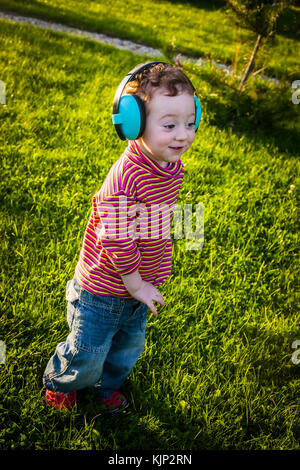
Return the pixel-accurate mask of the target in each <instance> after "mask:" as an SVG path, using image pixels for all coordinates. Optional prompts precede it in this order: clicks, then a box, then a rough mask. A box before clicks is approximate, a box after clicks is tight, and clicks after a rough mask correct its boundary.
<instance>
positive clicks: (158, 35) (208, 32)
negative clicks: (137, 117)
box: [0, 0, 300, 82]
mask: <svg viewBox="0 0 300 470" xmlns="http://www.w3.org/2000/svg"><path fill="white" fill-rule="evenodd" d="M1 10H2V11H6V10H8V11H15V12H18V13H22V14H25V15H31V16H36V17H40V18H44V19H49V20H51V21H56V22H60V23H65V24H67V25H69V26H77V27H79V28H82V29H88V30H91V31H98V32H102V33H106V34H108V35H112V36H118V37H121V38H126V39H132V40H134V41H137V42H141V43H144V44H147V45H150V46H153V47H158V48H160V49H161V50H163V51H164V53H165V54H166V55H167V56H173V55H174V53H183V54H188V55H191V56H195V57H202V58H207V59H213V60H215V61H220V62H222V63H225V64H232V65H233V67H234V70H235V72H236V73H237V74H241V72H242V70H243V69H244V68H245V66H246V63H247V61H248V60H249V57H250V55H251V53H252V49H253V47H254V44H255V41H256V36H255V34H254V33H253V32H251V31H249V30H247V29H244V28H238V27H235V26H234V20H233V18H232V17H231V16H229V15H228V14H226V7H225V5H224V4H223V3H222V2H212V1H203V0H202V1H198V2H195V1H194V2H193V3H189V2H188V1H184V0H183V1H182V2H179V1H176V2H174V1H170V0H169V1H168V0H157V1H155V0H144V1H142V2H141V1H138V0H126V1H124V0H115V1H114V2H111V1H107V0H104V1H103V0H93V1H88V2H87V1H86V0H40V1H37V0H27V1H25V2H23V1H22V2H19V1H17V0H0V11H1ZM299 16H300V9H299V8H295V7H293V8H290V9H289V10H288V11H287V12H286V13H285V15H284V16H283V17H282V18H281V19H279V21H278V28H277V29H278V34H277V35H276V36H275V37H274V38H273V39H272V41H269V42H268V43H266V44H265V45H264V47H261V49H260V50H259V53H258V56H257V59H256V64H255V69H254V70H255V71H258V70H262V72H261V73H264V74H266V75H269V76H273V77H277V78H279V79H281V80H283V81H287V82H292V81H293V80H296V79H297V78H298V75H299V57H298V55H297V46H296V44H295V40H296V39H297V38H298V39H299V24H300V18H299Z"/></svg>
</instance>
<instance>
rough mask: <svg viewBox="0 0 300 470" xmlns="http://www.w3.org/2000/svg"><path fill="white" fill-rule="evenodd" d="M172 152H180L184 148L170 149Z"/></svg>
mask: <svg viewBox="0 0 300 470" xmlns="http://www.w3.org/2000/svg"><path fill="white" fill-rule="evenodd" d="M169 148H170V149H171V150H173V151H174V152H180V151H181V150H182V149H183V147H169Z"/></svg>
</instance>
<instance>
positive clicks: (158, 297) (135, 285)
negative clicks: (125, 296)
mask: <svg viewBox="0 0 300 470" xmlns="http://www.w3.org/2000/svg"><path fill="white" fill-rule="evenodd" d="M121 277H122V280H123V283H124V286H125V287H126V289H127V291H128V292H129V294H130V295H131V296H132V297H134V298H135V299H137V300H139V301H140V302H143V303H144V304H146V305H148V307H149V308H150V310H151V312H152V313H153V315H154V316H157V311H156V308H155V306H154V304H153V301H155V302H158V303H160V304H161V305H165V301H164V298H163V296H162V294H161V293H160V292H159V290H158V289H156V287H154V286H153V284H151V283H150V282H147V281H143V279H142V278H141V275H140V273H139V271H138V270H137V271H134V272H133V273H131V274H126V275H122V276H121Z"/></svg>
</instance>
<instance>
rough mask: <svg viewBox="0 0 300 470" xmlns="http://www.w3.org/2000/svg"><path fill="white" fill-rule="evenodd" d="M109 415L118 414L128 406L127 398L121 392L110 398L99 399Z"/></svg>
mask: <svg viewBox="0 0 300 470" xmlns="http://www.w3.org/2000/svg"><path fill="white" fill-rule="evenodd" d="M97 400H99V401H100V402H101V404H102V406H103V409H104V410H105V411H106V412H107V413H117V412H118V411H120V410H121V409H122V408H125V406H126V405H127V398H125V397H124V395H121V393H119V392H114V393H113V394H112V395H111V396H110V397H109V398H100V397H97Z"/></svg>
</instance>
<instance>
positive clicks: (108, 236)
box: [75, 141, 184, 298]
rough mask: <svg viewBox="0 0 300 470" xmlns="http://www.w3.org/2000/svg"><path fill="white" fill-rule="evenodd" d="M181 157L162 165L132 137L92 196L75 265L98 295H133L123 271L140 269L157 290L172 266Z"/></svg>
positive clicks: (88, 287) (78, 274)
mask: <svg viewBox="0 0 300 470" xmlns="http://www.w3.org/2000/svg"><path fill="white" fill-rule="evenodd" d="M183 173H184V168H183V163H182V162H181V160H179V161H177V162H176V163H170V164H169V165H168V166H167V167H166V168H162V167H161V166H160V165H159V164H158V163H156V162H154V161H153V160H151V159H150V158H149V157H147V156H146V155H145V154H144V153H142V152H141V150H140V149H139V147H138V145H137V144H136V142H135V141H130V142H129V143H128V147H127V148H126V150H125V152H124V153H123V154H122V156H121V157H120V158H119V160H117V161H116V162H115V163H114V165H113V166H112V167H111V169H110V171H109V173H108V175H107V177H106V179H105V181H104V183H103V185H102V187H101V189H100V190H99V191H98V192H97V193H96V194H95V196H94V197H93V209H92V213H91V215H90V219H89V222H88V224H87V228H86V231H85V235H84V239H83V245H82V249H81V253H80V257H79V261H78V263H77V266H76V269H75V276H76V278H77V280H78V282H79V284H80V285H81V286H82V287H83V288H84V289H86V290H87V291H89V292H91V293H92V294H95V295H113V296H117V297H123V298H131V296H130V294H129V293H128V292H127V290H126V288H125V286H124V284H123V281H122V278H121V275H125V274H130V273H132V272H134V271H136V270H137V269H138V270H139V273H140V275H141V277H142V279H143V280H145V281H148V282H151V283H152V284H153V285H154V286H155V287H157V288H159V287H160V286H161V284H162V283H163V282H165V281H166V280H167V279H168V277H169V275H170V272H171V267H172V240H171V238H170V222H171V218H172V214H173V206H174V204H175V203H176V200H177V197H178V193H179V190H180V187H181V184H182V180H183Z"/></svg>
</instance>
